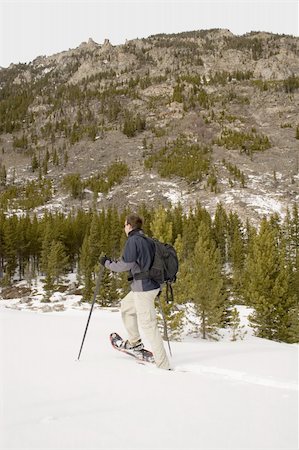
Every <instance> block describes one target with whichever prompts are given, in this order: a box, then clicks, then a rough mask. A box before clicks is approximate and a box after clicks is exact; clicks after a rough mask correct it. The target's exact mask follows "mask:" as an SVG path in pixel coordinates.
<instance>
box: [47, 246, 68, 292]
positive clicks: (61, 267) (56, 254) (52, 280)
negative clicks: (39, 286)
mask: <svg viewBox="0 0 299 450" xmlns="http://www.w3.org/2000/svg"><path fill="white" fill-rule="evenodd" d="M68 264H69V260H68V256H67V255H66V252H65V247H64V245H63V244H62V243H61V242H57V241H52V242H51V245H50V252H49V255H48V261H47V266H46V267H45V286H44V287H45V290H46V291H47V294H48V296H50V295H51V293H52V292H53V290H54V288H55V285H56V283H59V281H60V277H61V275H62V274H63V273H65V271H66V269H67V267H68Z"/></svg>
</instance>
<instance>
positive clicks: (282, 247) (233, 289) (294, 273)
mask: <svg viewBox="0 0 299 450" xmlns="http://www.w3.org/2000/svg"><path fill="white" fill-rule="evenodd" d="M129 212H130V211H129V210H127V209H124V210H122V211H118V210H117V209H116V208H113V207H109V208H108V209H106V210H102V211H100V212H96V211H93V210H90V211H88V212H86V211H83V210H79V211H78V212H77V213H72V214H69V215H67V216H65V215H63V214H59V213H55V214H51V213H46V214H45V215H44V216H43V217H42V218H37V217H36V216H33V217H30V216H29V215H26V216H23V217H18V216H16V215H13V216H6V215H4V214H3V213H2V214H1V216H0V275H1V284H2V285H3V286H5V285H10V284H11V283H13V282H14V281H17V280H21V279H27V280H32V279H34V278H35V277H36V276H37V275H42V276H43V282H44V287H45V291H46V293H47V295H46V297H45V301H48V300H49V298H50V296H51V294H52V293H53V292H54V290H55V289H57V286H59V284H61V283H62V281H63V278H64V276H65V275H66V274H67V273H68V272H73V271H76V272H77V278H78V283H79V285H80V286H81V287H82V299H83V300H84V301H90V300H91V299H92V296H93V290H94V286H95V278H96V276H97V272H98V270H99V257H100V255H102V254H106V255H108V256H109V257H111V258H118V257H119V256H120V255H121V251H122V248H123V246H124V244H125V240H126V237H125V234H124V232H123V223H124V220H125V216H126V215H127V214H128V213H129ZM137 212H138V213H139V214H140V215H141V216H142V217H143V218H144V220H145V222H144V231H145V233H146V234H148V235H149V236H154V237H156V238H157V239H160V240H162V241H164V242H169V243H172V244H173V245H174V246H175V248H176V250H177V253H178V256H179V261H180V270H179V274H178V280H177V282H176V284H175V285H174V292H175V302H174V303H172V304H168V303H167V302H166V298H165V296H164V297H163V296H162V308H163V310H164V315H165V316H166V317H167V322H168V326H169V328H170V330H171V333H172V335H173V336H175V335H176V336H178V337H179V335H180V332H181V330H182V328H183V325H184V323H185V321H186V320H187V313H186V311H187V309H188V308H189V307H192V308H193V311H194V313H195V315H196V317H197V318H198V321H197V324H196V325H194V326H195V328H194V331H195V332H197V333H199V334H201V335H202V337H203V338H207V337H212V338H217V335H218V334H219V330H220V329H221V328H223V327H226V326H233V327H235V329H238V328H239V325H240V318H239V317H238V314H237V311H236V308H235V305H236V304H243V305H246V306H248V307H250V308H251V311H252V312H251V314H250V316H249V320H250V323H251V326H252V327H253V328H254V330H255V334H256V335H257V336H259V337H263V338H268V339H273V340H277V341H284V342H289V343H292V342H297V341H298V333H299V325H298V300H299V212H298V207H297V205H294V206H293V208H292V210H291V211H290V212H288V214H287V216H286V218H285V219H284V220H283V221H282V220H281V219H280V218H279V217H278V216H277V215H273V216H271V217H270V218H264V219H262V221H261V223H260V226H259V227H258V229H256V228H255V227H253V226H252V225H251V224H250V222H249V221H247V222H246V223H245V224H244V223H242V221H241V220H240V218H239V217H238V215H237V214H236V213H233V212H229V213H227V212H226V211H225V209H224V207H223V206H222V205H221V204H218V206H217V210H216V212H215V216H214V217H213V218H212V217H211V215H210V214H209V213H208V212H207V211H206V210H205V209H204V208H203V207H202V206H201V205H200V204H197V205H196V207H195V208H193V209H192V210H190V211H188V212H183V210H182V207H181V206H180V205H178V206H176V207H173V208H171V209H168V210H166V209H164V208H163V207H162V206H160V207H158V208H155V209H150V208H148V207H146V206H145V205H141V206H140V207H139V210H138V211H137ZM127 289H128V283H127V280H126V274H121V275H119V274H112V273H110V272H108V271H105V275H104V279H103V282H102V286H101V291H100V293H99V296H98V299H97V301H98V303H99V304H101V305H103V306H110V305H113V304H115V303H117V302H118V301H119V299H120V298H121V297H122V296H123V295H124V293H125V292H126V291H127Z"/></svg>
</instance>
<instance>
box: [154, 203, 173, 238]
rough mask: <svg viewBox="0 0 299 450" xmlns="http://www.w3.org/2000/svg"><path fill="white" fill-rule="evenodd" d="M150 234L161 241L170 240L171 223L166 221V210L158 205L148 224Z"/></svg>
mask: <svg viewBox="0 0 299 450" xmlns="http://www.w3.org/2000/svg"><path fill="white" fill-rule="evenodd" d="M150 228H151V232H152V235H153V236H154V237H155V238H156V239H158V240H159V241H162V242H168V243H169V242H172V223H171V222H168V218H167V212H166V211H165V209H164V208H163V207H162V206H159V207H158V208H157V209H156V211H155V212H154V216H153V219H152V222H151V224H150Z"/></svg>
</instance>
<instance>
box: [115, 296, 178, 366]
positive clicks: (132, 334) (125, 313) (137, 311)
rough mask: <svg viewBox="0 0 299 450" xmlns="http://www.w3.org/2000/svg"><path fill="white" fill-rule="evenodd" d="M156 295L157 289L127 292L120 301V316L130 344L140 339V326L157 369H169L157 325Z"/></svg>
mask: <svg viewBox="0 0 299 450" xmlns="http://www.w3.org/2000/svg"><path fill="white" fill-rule="evenodd" d="M158 293H159V289H155V290H152V291H145V292H132V291H131V292H129V293H128V294H127V295H126V296H125V297H124V298H123V299H122V301H121V315H122V319H123V322H124V325H125V327H126V330H127V333H128V339H129V341H130V343H131V344H134V343H135V342H137V341H138V340H139V339H140V333H139V328H138V326H140V328H141V329H142V330H143V331H144V334H145V336H146V338H147V339H148V340H149V342H150V345H151V350H152V352H153V354H154V358H155V362H156V365H157V367H159V368H161V369H169V368H170V364H169V361H168V358H167V355H166V352H165V349H164V344H163V339H162V336H161V333H160V331H159V328H158V325H157V317H156V311H155V298H156V296H157V295H158Z"/></svg>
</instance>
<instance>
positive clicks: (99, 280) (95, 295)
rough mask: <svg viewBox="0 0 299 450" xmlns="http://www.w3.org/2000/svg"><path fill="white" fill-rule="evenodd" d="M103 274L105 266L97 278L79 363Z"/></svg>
mask: <svg viewBox="0 0 299 450" xmlns="http://www.w3.org/2000/svg"><path fill="white" fill-rule="evenodd" d="M103 272H104V266H103V267H101V268H100V270H99V274H98V278H97V282H96V287H95V290H94V294H93V301H92V304H91V308H90V311H89V316H88V320H87V324H86V328H85V331H84V336H83V339H82V344H81V347H80V351H79V355H78V361H79V359H80V355H81V351H82V348H83V344H84V340H85V336H86V333H87V328H88V325H89V321H90V317H91V314H92V310H93V307H94V304H95V301H96V298H97V295H98V293H99V290H100V285H101V281H102V277H103Z"/></svg>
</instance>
